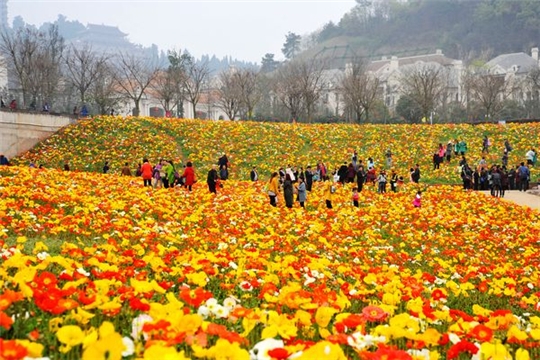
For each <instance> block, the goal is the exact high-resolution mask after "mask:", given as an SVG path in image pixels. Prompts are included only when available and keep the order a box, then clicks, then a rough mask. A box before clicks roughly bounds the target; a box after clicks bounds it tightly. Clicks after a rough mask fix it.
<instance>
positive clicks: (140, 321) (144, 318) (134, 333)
mask: <svg viewBox="0 0 540 360" xmlns="http://www.w3.org/2000/svg"><path fill="white" fill-rule="evenodd" d="M152 321H154V319H152V317H151V316H150V315H147V314H141V315H139V316H137V317H136V318H135V319H133V322H132V323H131V337H132V338H133V339H139V336H140V335H141V332H142V328H143V326H144V324H146V323H147V322H152ZM143 336H144V338H145V340H146V339H148V335H147V334H143Z"/></svg>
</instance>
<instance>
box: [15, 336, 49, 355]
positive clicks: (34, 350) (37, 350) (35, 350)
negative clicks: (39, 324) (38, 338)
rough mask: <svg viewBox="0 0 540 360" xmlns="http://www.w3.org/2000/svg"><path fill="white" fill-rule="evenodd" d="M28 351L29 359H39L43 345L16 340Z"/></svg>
mask: <svg viewBox="0 0 540 360" xmlns="http://www.w3.org/2000/svg"><path fill="white" fill-rule="evenodd" d="M17 342H18V343H19V344H21V345H22V346H24V347H25V348H26V350H27V351H28V357H29V358H40V357H41V354H42V353H43V345H41V344H38V343H35V342H31V341H29V340H17Z"/></svg>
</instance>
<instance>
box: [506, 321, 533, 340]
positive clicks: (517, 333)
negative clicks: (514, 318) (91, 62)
mask: <svg viewBox="0 0 540 360" xmlns="http://www.w3.org/2000/svg"><path fill="white" fill-rule="evenodd" d="M506 336H507V337H508V338H513V339H517V340H519V341H525V340H527V338H528V335H527V333H526V332H525V331H523V330H520V329H518V327H517V326H515V325H512V326H511V327H510V329H509V330H508V334H507V335H506Z"/></svg>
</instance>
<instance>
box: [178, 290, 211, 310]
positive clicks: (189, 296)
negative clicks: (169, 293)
mask: <svg viewBox="0 0 540 360" xmlns="http://www.w3.org/2000/svg"><path fill="white" fill-rule="evenodd" d="M180 297H181V298H182V300H184V302H186V303H187V304H188V305H191V306H193V307H199V306H200V305H201V304H202V303H203V301H206V300H208V299H210V298H211V297H212V293H211V292H209V291H206V290H204V289H202V288H200V287H199V288H197V289H195V290H191V289H190V288H188V287H184V288H182V290H180Z"/></svg>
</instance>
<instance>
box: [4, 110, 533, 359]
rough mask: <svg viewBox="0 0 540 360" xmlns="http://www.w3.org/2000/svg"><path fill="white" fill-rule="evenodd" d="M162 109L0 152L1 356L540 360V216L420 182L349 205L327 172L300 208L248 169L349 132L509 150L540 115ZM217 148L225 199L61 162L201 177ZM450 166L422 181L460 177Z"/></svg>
mask: <svg viewBox="0 0 540 360" xmlns="http://www.w3.org/2000/svg"><path fill="white" fill-rule="evenodd" d="M165 121H170V120H163V119H142V120H141V121H140V122H127V121H120V120H119V119H112V118H103V119H96V120H95V121H93V122H92V121H88V122H82V123H81V124H80V125H79V126H73V127H70V128H67V129H65V130H64V131H62V132H61V133H59V134H58V135H56V136H54V137H52V138H51V139H49V140H48V141H45V142H44V143H42V144H40V145H39V146H37V147H36V148H35V149H34V150H32V151H30V152H28V153H26V154H23V155H22V156H21V157H20V158H18V159H15V161H14V162H18V163H20V164H21V166H10V167H0V285H1V286H0V289H1V290H0V359H24V358H27V359H38V358H50V359H81V358H82V359H91V360H93V359H121V358H124V359H152V360H153V359H240V360H241V359H310V360H311V359H314V360H315V359H387V360H388V359H478V360H483V359H485V360H487V359H493V360H495V359H520V360H521V359H540V277H539V270H538V269H539V266H540V256H539V255H540V254H539V245H540V244H539V241H540V212H538V211H535V210H532V209H530V208H526V207H520V206H517V205H513V204H511V203H509V202H506V201H504V200H501V199H498V198H491V197H487V196H485V195H483V194H481V193H476V192H465V191H463V190H461V189H460V188H459V187H455V186H449V185H429V186H428V185H424V184H420V185H414V186H413V185H411V184H407V185H406V186H405V187H404V188H403V189H401V190H400V192H398V193H387V194H377V193H375V192H374V191H373V189H372V188H371V187H368V188H367V189H366V190H364V191H362V192H361V193H360V207H359V208H355V207H353V206H352V204H351V187H349V186H348V185H347V186H345V187H339V188H338V190H337V193H336V194H335V198H334V200H333V203H334V209H332V210H328V209H326V207H325V206H324V190H323V186H322V184H321V183H316V184H315V185H314V189H313V191H312V192H310V193H309V194H308V200H307V207H306V209H305V210H303V209H300V208H299V207H298V204H295V208H293V209H286V208H285V207H284V204H283V198H282V197H280V198H279V201H278V207H277V208H273V207H271V206H269V204H268V198H267V196H266V194H265V193H264V190H263V187H264V182H256V183H253V182H249V181H244V180H242V179H245V178H246V177H247V176H248V175H245V176H244V173H245V172H248V171H249V169H250V167H251V165H252V164H257V165H258V166H259V168H260V169H261V172H264V173H268V172H270V171H271V170H274V169H275V167H276V166H285V164H284V163H283V162H289V160H290V162H291V163H293V164H295V163H296V164H298V165H300V164H305V163H306V161H309V160H310V159H314V160H315V161H317V160H318V158H319V157H320V158H321V160H323V161H325V162H327V163H336V164H339V163H341V162H342V161H343V160H344V159H348V158H349V156H350V150H351V149H353V148H358V149H359V153H360V157H361V158H365V156H370V155H366V154H367V152H368V151H372V152H373V153H376V154H380V156H379V155H377V156H379V157H378V158H376V160H379V161H380V162H382V161H383V155H382V154H383V152H384V151H385V150H386V148H387V146H388V147H390V148H391V149H392V151H393V152H394V153H395V160H394V161H395V162H396V164H397V168H398V169H406V168H408V166H409V165H408V164H409V161H411V160H407V159H408V157H411V158H412V159H414V160H413V162H414V161H416V160H418V162H419V163H420V164H421V166H422V164H423V165H424V166H425V167H427V166H429V165H428V164H429V162H420V160H422V159H423V158H424V157H425V156H428V157H429V153H430V152H431V148H433V147H434V146H435V145H436V144H438V143H439V142H443V141H444V140H445V139H446V138H448V137H450V138H454V137H458V136H464V137H465V136H466V137H467V138H469V137H470V139H471V141H470V142H469V147H470V148H474V147H476V145H477V144H476V143H477V142H478V143H479V142H480V141H481V136H482V135H483V134H484V133H486V134H489V136H490V137H491V138H492V139H494V140H493V141H494V143H495V145H496V146H497V143H498V142H502V141H503V140H504V139H505V138H508V139H509V141H510V142H511V143H512V145H513V146H514V152H513V154H512V156H514V158H511V161H514V162H515V161H518V160H520V159H519V154H518V153H524V151H523V150H524V149H527V147H529V146H531V144H530V143H528V142H527V140H525V139H533V138H534V139H538V138H539V137H538V136H536V137H530V136H532V135H531V134H536V135H538V134H539V129H540V127H539V126H538V125H534V124H531V125H519V126H518V125H507V126H506V127H501V126H491V127H490V126H484V127H468V126H452V127H448V128H444V127H442V126H441V127H428V126H423V127H422V126H418V127H406V126H403V127H396V126H394V127H382V128H380V129H379V130H377V128H376V127H365V128H363V127H354V126H347V125H343V126H333V127H331V126H329V125H314V126H293V125H286V124H255V123H252V124H250V123H240V124H236V123H229V122H223V123H208V122H196V121H187V120H185V121H184V120H180V121H177V122H174V123H171V124H170V126H169V125H168V124H167V123H165ZM219 125H222V128H220V127H219ZM152 131H153V133H152ZM360 134H364V135H365V136H363V137H362V136H360ZM356 136H358V142H357V143H354V141H356V140H352V139H357V137H356ZM164 139H165V140H168V141H163V140H164ZM351 142H353V143H352V144H350V143H351ZM355 144H356V145H357V146H355ZM434 144H435V145H434ZM536 145H538V144H535V146H536ZM213 149H215V150H213ZM283 149H290V151H288V152H286V151H284V150H283ZM212 151H214V152H212ZM222 151H226V152H227V154H228V155H230V158H231V162H232V164H233V170H232V172H233V174H235V177H236V179H233V180H228V181H226V182H225V185H224V187H223V188H222V189H219V190H218V194H217V195H214V194H210V193H209V192H208V189H207V188H206V185H205V183H204V181H199V183H197V184H195V186H194V189H193V191H192V192H191V193H190V192H187V191H186V190H185V189H183V188H179V187H177V188H173V189H151V188H149V187H143V186H142V180H141V179H139V178H134V177H120V176H117V175H115V174H107V175H103V174H99V173H94V172H89V171H71V172H63V171H59V170H56V169H54V168H55V167H58V168H60V167H61V166H62V164H63V162H64V161H65V160H66V159H67V158H68V160H69V162H70V164H71V166H72V168H75V169H78V170H94V171H99V168H100V166H101V164H102V160H103V159H105V158H106V159H110V160H111V163H112V168H113V169H118V168H119V167H120V165H121V164H123V162H125V161H131V162H133V161H138V159H140V158H142V157H143V156H148V157H149V158H152V159H156V158H159V157H161V156H162V155H163V156H165V157H168V156H169V157H172V158H173V159H174V160H184V161H185V160H187V159H191V160H194V161H195V164H196V166H197V168H198V174H199V175H200V178H201V179H202V178H203V177H204V176H205V172H206V171H204V170H203V169H205V167H207V166H209V164H210V163H214V162H215V161H216V160H217V157H218V156H219V154H220V152H222ZM414 154H416V155H414ZM415 156H416V157H415ZM493 159H495V155H493ZM30 160H32V161H36V162H37V163H43V164H45V165H46V166H45V168H44V169H35V168H29V167H28V166H27V165H26V164H27V162H28V161H30ZM427 161H430V158H429V160H427ZM405 163H406V164H405ZM22 164H24V166H23V165H22ZM401 164H403V165H401ZM454 165H455V164H452V165H451V166H445V167H444V168H443V169H441V170H440V171H441V173H434V172H431V171H429V170H426V171H425V172H423V178H422V180H424V179H426V181H431V182H432V183H435V182H436V181H437V180H440V179H442V180H441V182H448V183H451V182H458V181H457V180H455V179H454V177H456V174H455V167H454ZM404 171H405V170H404ZM248 174H249V173H248ZM418 189H421V190H424V193H423V196H422V207H420V208H415V207H413V205H412V199H413V197H414V195H415V193H416V191H417V190H418Z"/></svg>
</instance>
